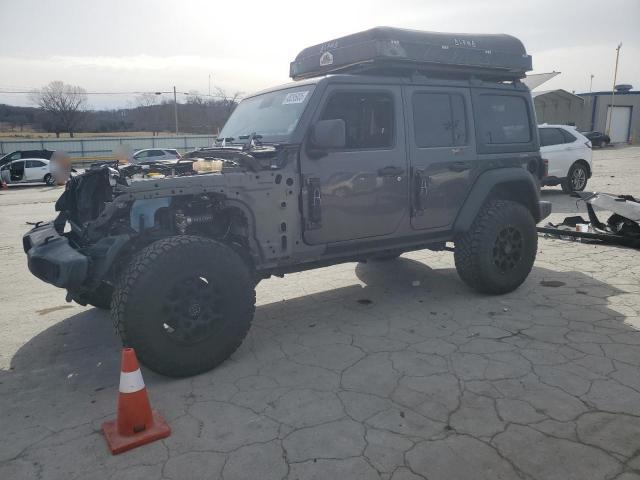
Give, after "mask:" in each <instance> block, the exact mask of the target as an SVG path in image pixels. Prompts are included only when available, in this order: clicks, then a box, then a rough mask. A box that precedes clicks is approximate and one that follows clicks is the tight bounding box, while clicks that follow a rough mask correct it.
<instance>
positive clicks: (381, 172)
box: [378, 166, 404, 177]
mask: <svg viewBox="0 0 640 480" xmlns="http://www.w3.org/2000/svg"><path fill="white" fill-rule="evenodd" d="M403 173H404V168H400V167H393V166H388V167H383V168H380V169H378V176H380V177H395V176H398V175H402V174H403Z"/></svg>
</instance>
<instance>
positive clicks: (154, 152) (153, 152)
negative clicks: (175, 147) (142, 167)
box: [149, 150, 164, 157]
mask: <svg viewBox="0 0 640 480" xmlns="http://www.w3.org/2000/svg"><path fill="white" fill-rule="evenodd" d="M163 155H164V152H163V151H162V150H151V151H150V152H149V156H150V157H162V156H163Z"/></svg>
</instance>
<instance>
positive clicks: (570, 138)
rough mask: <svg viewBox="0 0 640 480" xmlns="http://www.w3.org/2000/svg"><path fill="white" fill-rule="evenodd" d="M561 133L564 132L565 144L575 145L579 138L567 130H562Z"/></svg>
mask: <svg viewBox="0 0 640 480" xmlns="http://www.w3.org/2000/svg"><path fill="white" fill-rule="evenodd" d="M560 132H562V136H563V137H564V143H573V142H575V141H576V140H577V137H574V136H573V135H571V134H570V133H569V132H567V131H566V130H562V129H560Z"/></svg>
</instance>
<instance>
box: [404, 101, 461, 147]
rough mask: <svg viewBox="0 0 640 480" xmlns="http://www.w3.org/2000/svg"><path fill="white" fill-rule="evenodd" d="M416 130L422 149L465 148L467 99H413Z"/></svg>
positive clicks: (417, 141) (418, 143)
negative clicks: (462, 146)
mask: <svg viewBox="0 0 640 480" xmlns="http://www.w3.org/2000/svg"><path fill="white" fill-rule="evenodd" d="M413 128H414V132H415V135H414V136H415V141H416V145H417V146H418V147H452V146H455V145H465V144H466V143H467V123H466V119H465V108H464V98H463V97H462V95H450V94H448V93H416V94H415V95H414V96H413Z"/></svg>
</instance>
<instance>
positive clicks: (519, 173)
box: [453, 167, 541, 233]
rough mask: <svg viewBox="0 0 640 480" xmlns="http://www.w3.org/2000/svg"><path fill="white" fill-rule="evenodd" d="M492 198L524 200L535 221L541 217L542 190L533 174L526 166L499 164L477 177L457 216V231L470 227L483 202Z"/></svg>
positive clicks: (519, 201)
mask: <svg viewBox="0 0 640 480" xmlns="http://www.w3.org/2000/svg"><path fill="white" fill-rule="evenodd" d="M489 198H500V199H503V200H512V201H515V202H518V203H522V204H523V205H524V206H525V207H527V208H528V209H529V211H530V212H531V215H532V216H533V218H534V219H535V221H536V223H537V222H539V221H540V217H541V215H540V207H539V202H540V192H539V187H538V184H537V182H536V180H535V179H534V177H533V175H531V173H529V171H528V170H526V169H524V168H517V167H509V168H497V169H494V170H488V171H486V172H484V173H482V174H480V176H479V177H478V179H477V180H476V181H475V183H474V184H473V187H472V188H471V191H470V192H469V195H468V196H467V199H466V200H465V202H464V204H463V205H462V208H461V209H460V212H459V213H458V216H457V217H456V220H455V223H454V226H453V230H454V232H456V233H458V232H465V231H467V230H469V229H470V228H471V225H472V224H473V221H474V220H475V218H476V216H477V215H478V213H479V212H480V209H481V208H482V205H484V203H485V202H486V201H487V199H489Z"/></svg>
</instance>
